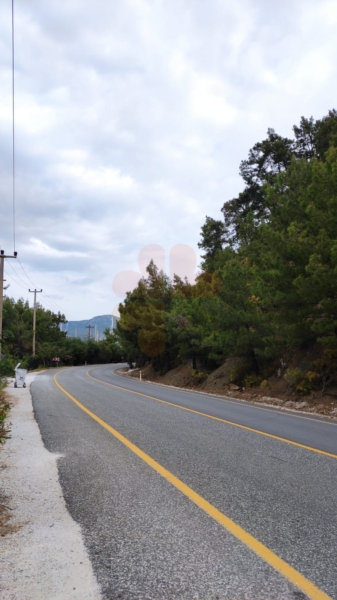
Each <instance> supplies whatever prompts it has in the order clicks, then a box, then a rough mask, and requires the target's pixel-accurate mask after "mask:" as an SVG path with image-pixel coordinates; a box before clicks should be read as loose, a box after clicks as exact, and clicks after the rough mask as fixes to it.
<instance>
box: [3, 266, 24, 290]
mask: <svg viewBox="0 0 337 600" xmlns="http://www.w3.org/2000/svg"><path fill="white" fill-rule="evenodd" d="M6 264H8V265H9V266H10V268H11V269H12V271H14V273H15V275H16V276H17V277H18V278H19V279H20V280H21V281H22V283H24V284H25V287H27V283H26V282H25V281H24V280H23V279H22V277H20V275H19V273H17V272H16V270H15V269H14V267H13V265H12V264H11V263H10V262H8V261H7V263H6ZM19 285H20V284H19Z"/></svg>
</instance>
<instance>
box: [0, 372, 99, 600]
mask: <svg viewBox="0 0 337 600" xmlns="http://www.w3.org/2000/svg"><path fill="white" fill-rule="evenodd" d="M34 377H35V376H34V375H29V376H28V378H27V388H26V389H23V388H18V389H14V388H13V387H11V386H9V387H8V388H7V389H6V392H7V394H8V395H9V397H10V401H11V403H12V404H13V407H12V409H11V412H10V422H11V439H9V440H8V441H7V443H6V444H5V446H4V448H3V449H2V450H1V454H0V491H1V494H2V496H4V497H5V498H6V506H7V507H8V510H9V511H10V513H9V514H10V520H9V521H8V527H7V530H8V533H7V535H4V536H2V537H1V538H0V539H1V553H0V589H1V590H2V591H1V598H3V600H9V599H11V600H16V599H18V600H19V599H20V600H31V598H34V600H45V599H46V598H48V599H50V600H61V599H62V600H65V599H67V600H99V599H100V598H101V594H100V590H99V586H98V584H97V581H96V578H95V576H94V573H93V569H92V566H91V562H90V560H89V557H88V554H87V551H86V548H85V546H84V542H83V538H82V534H81V529H80V527H79V525H78V524H77V523H75V521H74V520H73V519H72V518H71V516H70V514H69V512H68V510H67V508H66V506H65V502H64V498H63V494H62V489H61V486H60V483H59V477H58V469H57V459H58V458H59V456H58V455H57V454H52V453H50V452H48V450H46V448H45V447H44V445H43V442H42V440H41V435H40V431H39V428H38V425H37V423H36V421H35V418H34V415H33V408H32V400H31V395H30V391H29V385H30V383H31V381H32V380H33V379H34Z"/></svg>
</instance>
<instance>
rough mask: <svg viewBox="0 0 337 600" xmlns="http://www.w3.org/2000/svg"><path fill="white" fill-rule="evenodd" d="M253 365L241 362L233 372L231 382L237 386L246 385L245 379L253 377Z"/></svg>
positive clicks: (230, 377)
mask: <svg viewBox="0 0 337 600" xmlns="http://www.w3.org/2000/svg"><path fill="white" fill-rule="evenodd" d="M251 370H252V368H251V365H250V364H248V363H246V362H241V363H240V364H238V365H237V366H236V367H234V369H232V370H231V373H230V376H229V380H230V382H231V383H235V385H239V386H242V385H244V382H245V378H246V377H248V376H249V375H251Z"/></svg>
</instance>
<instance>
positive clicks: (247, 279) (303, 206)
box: [117, 110, 337, 393]
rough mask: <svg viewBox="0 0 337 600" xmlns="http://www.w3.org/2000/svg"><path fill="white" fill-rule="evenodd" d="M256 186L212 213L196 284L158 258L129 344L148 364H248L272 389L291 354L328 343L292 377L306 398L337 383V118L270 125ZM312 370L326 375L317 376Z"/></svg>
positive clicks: (246, 172) (125, 331) (248, 185)
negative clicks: (288, 129)
mask: <svg viewBox="0 0 337 600" xmlns="http://www.w3.org/2000/svg"><path fill="white" fill-rule="evenodd" d="M240 173H241V175H242V177H243V180H244V183H245V188H244V190H243V192H242V193H241V194H239V195H238V197H237V198H234V199H233V200H230V201H229V202H226V203H225V204H224V206H223V208H222V213H223V220H222V221H221V220H216V219H213V218H210V217H206V222H205V224H204V225H203V226H202V229H201V241H200V243H199V247H200V248H201V249H202V250H203V251H204V253H203V256H202V258H203V262H202V269H203V270H202V273H201V274H200V275H199V276H198V277H197V280H196V282H195V284H194V285H191V284H189V283H188V282H183V281H181V280H179V278H177V277H175V278H174V279H173V281H169V280H168V279H167V278H166V277H165V275H164V273H159V272H158V271H157V270H156V267H155V266H154V264H153V263H150V265H149V267H148V276H147V278H144V279H142V280H141V281H140V282H139V284H138V286H137V288H136V289H135V290H133V291H132V292H130V293H129V294H128V296H127V298H126V300H125V302H124V303H122V304H121V305H120V313H121V321H120V324H119V327H118V332H117V337H118V343H119V346H120V348H121V350H122V352H123V354H125V356H126V357H127V359H128V360H129V361H130V362H131V361H136V362H137V363H138V365H139V366H141V365H142V364H144V363H145V362H148V361H151V362H152V364H153V366H154V367H155V368H159V369H163V368H164V369H168V368H172V366H175V365H177V364H179V362H182V361H186V360H191V361H192V365H193V369H194V370H195V371H196V372H199V371H201V372H203V371H205V370H207V369H209V368H211V367H212V366H216V365H219V364H221V363H222V362H223V361H224V360H225V359H226V358H227V357H237V358H239V359H241V364H240V365H238V367H237V368H236V369H234V371H233V373H232V382H233V383H236V384H238V385H246V386H251V385H260V384H261V383H262V382H263V381H265V380H266V379H267V378H268V377H269V376H270V374H271V373H272V372H275V371H276V369H277V367H275V365H276V364H277V363H278V364H279V360H280V358H281V357H282V356H284V355H289V354H291V353H293V352H295V351H296V350H298V349H304V348H307V349H308V348H310V347H311V346H315V347H318V346H319V345H320V347H321V355H322V358H321V362H320V363H319V364H317V365H316V366H315V365H313V366H312V369H311V371H309V372H308V373H307V374H305V373H304V372H302V371H301V372H294V370H288V371H287V373H286V374H285V379H286V380H287V381H288V383H289V385H291V386H293V388H294V389H297V391H299V392H300V393H308V392H309V391H311V390H312V389H316V388H317V386H322V390H323V391H324V390H325V388H326V387H327V386H329V385H332V384H333V383H334V382H335V381H336V379H337V375H336V373H337V366H336V365H337V358H336V357H337V242H336V240H337V112H336V111H335V110H332V111H330V112H329V114H328V115H327V116H325V117H324V118H323V119H321V120H319V121H314V120H313V119H312V118H311V119H305V118H304V117H302V119H301V121H300V124H299V125H298V126H294V139H293V140H291V139H288V138H283V137H281V136H279V135H278V134H277V133H276V132H275V131H274V130H272V129H269V130H268V133H267V137H266V139H265V140H263V141H262V142H258V143H257V144H255V145H254V146H253V148H252V149H251V150H250V152H249V154H248V158H247V159H246V160H244V161H242V163H241V166H240ZM310 373H311V374H312V373H315V374H316V373H317V374H318V375H319V377H316V375H315V376H314V375H310Z"/></svg>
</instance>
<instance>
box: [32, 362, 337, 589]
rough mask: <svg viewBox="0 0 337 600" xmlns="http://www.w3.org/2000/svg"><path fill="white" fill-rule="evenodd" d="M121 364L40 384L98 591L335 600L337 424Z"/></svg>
mask: <svg viewBox="0 0 337 600" xmlns="http://www.w3.org/2000/svg"><path fill="white" fill-rule="evenodd" d="M117 367H118V365H104V366H97V367H86V368H82V367H79V368H69V369H65V370H63V371H60V372H58V373H56V376H55V377H54V375H55V373H53V372H50V371H49V372H46V373H43V374H41V375H40V376H39V377H37V378H36V380H35V381H34V383H33V384H32V395H33V405H34V410H35V416H36V418H37V421H38V423H39V426H40V430H41V434H42V438H43V440H44V443H45V445H46V447H47V448H48V449H49V450H50V451H52V452H58V453H60V454H62V458H61V459H60V460H59V473H60V481H61V485H62V488H63V492H64V496H65V499H66V502H67V506H68V508H69V511H70V513H71V515H72V516H73V518H74V519H75V520H76V521H77V522H79V523H80V525H81V527H82V530H83V534H84V538H85V542H86V545H87V548H88V551H89V554H90V558H91V561H92V564H93V567H94V570H95V573H96V576H97V579H98V581H99V583H100V584H101V587H102V595H103V597H104V598H106V599H115V598H121V599H123V600H140V599H142V600H143V599H144V600H145V599H146V600H176V599H177V600H178V599H179V600H190V599H191V600H192V599H200V600H216V599H218V600H244V599H247V600H272V599H275V600H294V599H305V598H313V599H315V600H316V599H317V600H327V599H328V598H333V599H335V600H337V583H336V582H337V561H336V548H337V519H336V497H337V494H336V492H337V477H336V476H337V423H336V422H334V421H331V420H326V419H321V418H315V417H312V416H311V415H303V414H301V415H297V414H294V413H293V412H290V411H288V412H287V411H281V410H279V409H274V408H266V407H259V406H253V405H248V404H246V403H244V402H240V401H236V400H230V399H228V400H226V399H223V398H217V397H214V396H209V395H207V394H198V393H193V392H185V391H182V390H178V389H173V388H166V387H164V386H159V385H154V384H147V383H142V382H139V381H137V380H132V379H129V378H126V377H123V376H121V375H119V374H118V373H116V372H114V370H115V369H116V368H117Z"/></svg>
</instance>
